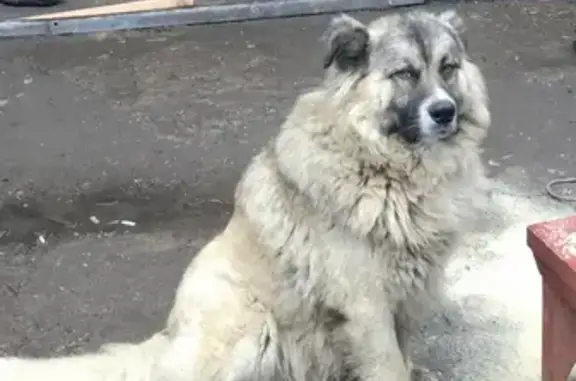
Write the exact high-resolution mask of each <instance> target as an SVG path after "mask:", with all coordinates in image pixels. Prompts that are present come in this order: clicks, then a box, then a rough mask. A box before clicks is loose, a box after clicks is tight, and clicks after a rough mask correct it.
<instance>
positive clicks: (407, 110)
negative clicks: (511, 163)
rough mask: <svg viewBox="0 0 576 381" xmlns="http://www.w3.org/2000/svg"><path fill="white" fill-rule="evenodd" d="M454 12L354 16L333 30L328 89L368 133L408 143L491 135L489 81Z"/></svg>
mask: <svg viewBox="0 0 576 381" xmlns="http://www.w3.org/2000/svg"><path fill="white" fill-rule="evenodd" d="M463 28H464V25H463V22H462V20H461V19H460V18H459V17H458V15H457V14H456V13H455V12H453V11H446V12H443V13H440V14H433V13H428V12H409V13H406V14H394V15H390V16H385V17H382V18H380V19H377V20H375V21H373V22H372V23H370V24H368V25H364V24H362V23H361V22H360V21H358V20H356V19H354V18H352V17H350V16H347V15H341V16H339V17H336V18H335V19H333V21H332V23H331V25H330V28H329V29H328V31H327V33H326V34H325V39H326V41H327V44H328V50H327V52H326V56H325V61H324V67H325V69H326V70H327V77H326V83H325V85H326V87H327V88H328V89H332V90H333V91H334V94H335V95H334V99H337V100H339V101H341V102H342V106H343V107H344V108H346V106H349V107H350V108H349V109H348V110H347V111H346V112H352V111H350V110H351V109H354V111H353V113H354V114H355V117H356V118H357V119H358V118H360V119H362V120H363V122H364V123H360V124H361V125H362V126H361V127H360V133H361V134H362V135H364V136H365V137H368V138H370V139H372V140H374V139H376V140H377V139H380V140H394V141H397V142H398V143H401V144H402V145H403V146H404V147H408V148H409V149H412V148H414V147H422V146H431V145H434V144H442V143H446V142H451V141H452V142H453V141H455V140H456V139H458V136H459V135H461V136H468V137H472V138H474V139H476V140H479V139H481V138H483V135H484V133H483V132H484V130H486V128H487V127H488V125H489V124H490V115H489V112H488V97H487V94H486V89H485V84H484V78H483V77H482V75H481V73H480V70H479V69H478V67H477V66H476V65H475V64H474V63H473V62H472V61H471V59H470V57H469V56H468V54H467V52H466V45H465V42H464V40H463V37H462V31H463Z"/></svg>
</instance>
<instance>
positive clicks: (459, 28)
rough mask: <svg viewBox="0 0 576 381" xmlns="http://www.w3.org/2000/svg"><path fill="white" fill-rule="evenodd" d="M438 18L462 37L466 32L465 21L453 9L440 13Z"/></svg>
mask: <svg viewBox="0 0 576 381" xmlns="http://www.w3.org/2000/svg"><path fill="white" fill-rule="evenodd" d="M438 18H439V19H440V21H441V22H443V23H444V24H446V25H448V26H449V27H451V28H452V29H454V31H456V33H458V34H460V35H461V34H463V33H464V32H465V31H466V25H465V23H464V20H462V17H460V15H459V14H458V13H457V12H456V11H455V10H453V9H451V10H448V11H444V12H442V13H440V14H439V15H438Z"/></svg>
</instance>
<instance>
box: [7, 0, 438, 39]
mask: <svg viewBox="0 0 576 381" xmlns="http://www.w3.org/2000/svg"><path fill="white" fill-rule="evenodd" d="M426 1H427V0H354V1H351V0H289V1H288V0H273V1H268V2H253V3H244V4H233V5H218V6H194V7H190V8H177V9H171V10H162V11H145V12H133V13H126V14H117V15H106V16H94V17H84V18H69V19H50V20H26V19H12V20H6V21H3V22H0V38H17V37H30V36H56V35H69V34H86V33H98V32H110V31H119V30H130V29H146V28H161V27H175V26H183V25H204V24H216V23H226V22H243V21H251V20H262V19H273V18H280V17H298V16H308V15H319V14H326V13H338V12H354V11H363V10H378V11H382V10H385V9H389V8H394V7H399V6H410V5H421V4H424V3H426Z"/></svg>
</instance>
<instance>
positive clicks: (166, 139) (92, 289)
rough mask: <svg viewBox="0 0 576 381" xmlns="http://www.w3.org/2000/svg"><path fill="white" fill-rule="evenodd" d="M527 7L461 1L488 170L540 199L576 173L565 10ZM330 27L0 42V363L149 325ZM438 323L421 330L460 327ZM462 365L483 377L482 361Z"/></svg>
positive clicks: (311, 78)
mask: <svg viewBox="0 0 576 381" xmlns="http://www.w3.org/2000/svg"><path fill="white" fill-rule="evenodd" d="M522 4H523V3H522V2H515V3H506V4H503V3H496V4H485V3H484V4H467V5H462V6H459V7H460V10H461V13H462V15H463V16H464V17H465V18H466V20H467V25H468V36H469V48H470V50H471V54H472V55H473V56H474V57H475V58H476V59H477V60H478V62H479V63H480V65H481V67H482V69H483V70H484V73H485V75H486V76H487V79H488V85H489V90H490V93H491V97H492V102H493V107H492V108H493V120H494V123H493V127H492V130H491V131H490V135H489V137H488V139H487V142H486V145H485V158H486V162H487V165H488V167H489V168H490V171H491V175H492V176H494V178H495V179H498V180H499V181H502V182H503V183H505V184H509V185H510V187H511V189H514V192H516V193H515V195H516V196H513V197H520V195H521V194H523V195H524V196H523V197H528V198H530V197H540V198H542V197H544V198H545V193H544V185H545V184H546V182H547V181H549V180H551V179H553V178H555V177H559V176H564V175H572V176H574V175H576V166H575V164H576V160H575V155H576V151H575V150H574V141H573V139H576V108H575V107H574V104H575V103H574V102H575V95H574V90H575V86H576V66H575V63H576V55H575V53H574V51H573V50H572V47H571V43H572V40H573V39H574V32H573V29H574V20H575V19H576V18H575V17H576V7H574V6H571V5H562V4H559V3H557V2H546V3H545V2H542V3H540V4H536V3H533V4H531V5H522ZM357 16H358V17H359V18H361V19H366V20H367V19H371V18H373V17H375V16H377V14H376V13H375V12H372V13H362V14H358V15H357ZM328 19H329V16H319V17H307V18H294V19H284V20H271V21H261V22H252V23H244V24H229V25H218V26H200V27H190V28H180V29H173V30H162V31H146V32H126V33H111V34H100V35H96V36H82V37H58V38H49V39H36V40H11V41H0V126H2V129H1V131H0V245H1V247H0V353H2V354H20V355H32V356H38V355H48V354H63V353H70V352H75V351H83V350H92V349H95V348H97V347H98V346H99V345H101V344H102V343H104V342H108V341H116V340H140V339H143V338H145V337H146V336H147V335H149V334H150V333H151V332H152V331H153V330H154V329H157V328H158V327H160V325H161V324H162V322H163V319H164V318H165V316H166V314H167V312H168V309H169V307H170V304H171V299H172V296H173V292H174V287H175V286H176V285H177V283H178V281H179V277H180V275H181V274H182V272H183V269H184V267H185V266H186V264H187V263H188V262H189V261H190V259H191V258H192V257H193V255H194V253H195V251H197V250H198V248H199V247H201V245H202V244H203V243H205V242H206V240H207V239H209V238H210V237H211V236H212V235H213V234H215V233H216V232H217V231H218V229H220V228H222V227H223V225H224V223H225V221H226V218H227V216H228V215H229V212H230V202H231V197H232V192H233V187H234V185H235V182H236V181H237V179H238V178H239V176H240V173H241V171H242V169H243V168H244V166H245V164H246V163H247V161H248V160H249V158H250V157H251V156H252V155H253V154H254V152H256V150H257V149H258V147H260V146H261V145H262V144H263V143H265V142H266V141H267V140H268V139H269V138H270V137H271V136H272V135H273V134H274V133H275V132H276V131H277V129H278V126H279V124H280V123H281V122H282V119H283V117H284V115H286V113H287V112H288V111H289V109H290V107H291V106H292V103H293V101H294V99H295V97H296V95H297V93H298V92H299V91H301V90H302V89H304V88H306V87H308V86H310V85H312V84H314V83H316V81H317V80H318V78H319V75H320V73H321V59H322V57H321V56H319V54H318V49H319V46H320V45H319V41H318V38H319V36H320V35H321V33H322V31H323V28H324V27H325V26H326V25H327V22H328ZM568 193H571V191H568ZM526 195H528V196H526ZM511 197H512V196H511ZM566 208H568V209H570V210H572V206H571V205H568V206H566ZM528 209H530V208H528ZM542 215H544V214H542ZM120 220H125V221H128V222H127V223H126V222H125V223H126V224H128V225H123V224H122V223H115V221H120ZM95 221H96V222H98V223H95ZM131 222H134V223H135V226H130V225H131ZM520 239H521V238H520ZM517 244H518V245H519V246H521V245H524V241H522V242H518V243H517ZM509 271H512V270H509ZM474 300H477V299H474ZM470 303H476V302H473V301H472V302H470ZM466 308H468V307H466ZM470 308H472V307H470ZM474 308H476V307H474ZM478 308H479V307H478ZM462 311H463V310H462V308H460V309H456V310H454V311H452V312H451V314H452V319H453V320H454V321H461V322H464V321H468V320H467V319H468V318H466V315H462V314H463V312H462ZM442 324H444V323H437V324H436V325H435V326H434V324H433V327H432V328H430V330H431V331H430V332H432V333H434V335H440V336H442V335H446V332H451V333H452V334H453V333H454V328H450V327H454V324H455V323H452V326H449V325H446V324H444V325H442ZM490 324H492V326H493V327H498V330H506V329H507V328H506V327H507V325H506V324H507V323H506V322H505V321H499V320H497V319H496V318H495V320H494V322H493V323H490ZM457 326H458V327H461V329H462V330H466V329H467V328H466V327H467V325H466V324H464V323H462V324H460V325H458V324H457ZM462 327H463V328H462ZM481 329H482V330H483V331H482V332H485V331H486V330H488V328H486V327H484V326H482V328H481ZM490 329H492V328H490ZM447 330H448V331H447ZM498 330H492V331H490V332H492V333H494V335H496V334H497V333H498V332H499V331H498ZM432 333H430V335H432ZM492 333H491V335H492ZM494 335H492V336H489V337H496V336H494ZM430 337H432V336H430ZM482 337H485V336H482ZM494 340H496V339H494ZM494 340H493V341H491V342H483V344H476V346H478V347H482V346H484V349H483V350H485V351H490V350H492V351H494V346H497V345H499V343H500V341H494ZM498 340H500V339H498ZM442 348H444V349H445V351H444V352H442V351H441V350H440V349H438V350H435V351H436V356H440V355H441V356H442V359H443V360H442V361H443V362H442V364H441V365H438V366H439V367H440V368H442V369H444V370H445V371H446V369H448V368H450V369H452V373H449V374H450V375H449V376H446V378H445V379H450V380H451V379H458V380H463V379H470V378H465V377H460V376H458V375H459V374H460V373H458V372H456V371H454V370H453V369H455V367H457V364H456V363H458V361H460V362H461V361H462V358H465V357H470V356H471V354H470V352H462V351H460V352H458V353H457V358H458V359H455V358H454V356H453V355H454V353H455V352H454V349H449V348H448V349H447V348H446V347H442ZM490 348H492V349H490ZM477 350H480V349H477ZM430 351H431V350H430ZM430 351H428V352H426V353H428V354H430V353H432V352H434V351H432V352H430ZM440 352H442V353H440ZM438 353H440V354H438ZM472 354H473V355H474V356H477V357H478V356H479V357H478V358H479V360H478V362H477V363H476V364H475V365H474V366H476V368H475V369H476V370H475V372H479V373H482V372H483V369H484V368H483V367H486V366H489V365H486V364H489V363H490V361H492V360H491V357H490V355H488V354H486V355H485V356H484V357H482V356H480V355H478V354H477V353H476V352H474V353H472ZM450 359H451V360H450ZM424 361H426V359H424ZM428 361H431V360H428ZM468 370H469V368H468ZM457 376H458V377H457ZM487 379H488V378H487ZM517 379H526V380H528V379H530V380H532V378H517Z"/></svg>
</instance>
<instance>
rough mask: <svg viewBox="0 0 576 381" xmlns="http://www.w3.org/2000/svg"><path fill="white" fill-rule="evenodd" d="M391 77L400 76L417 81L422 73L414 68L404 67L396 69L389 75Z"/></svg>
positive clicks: (400, 77)
mask: <svg viewBox="0 0 576 381" xmlns="http://www.w3.org/2000/svg"><path fill="white" fill-rule="evenodd" d="M389 77H390V78H398V79H403V80H406V81H417V80H418V78H420V73H419V72H418V71H417V70H416V69H414V68H410V67H407V68H404V69H400V70H396V71H394V72H392V73H391V74H390V75H389Z"/></svg>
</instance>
